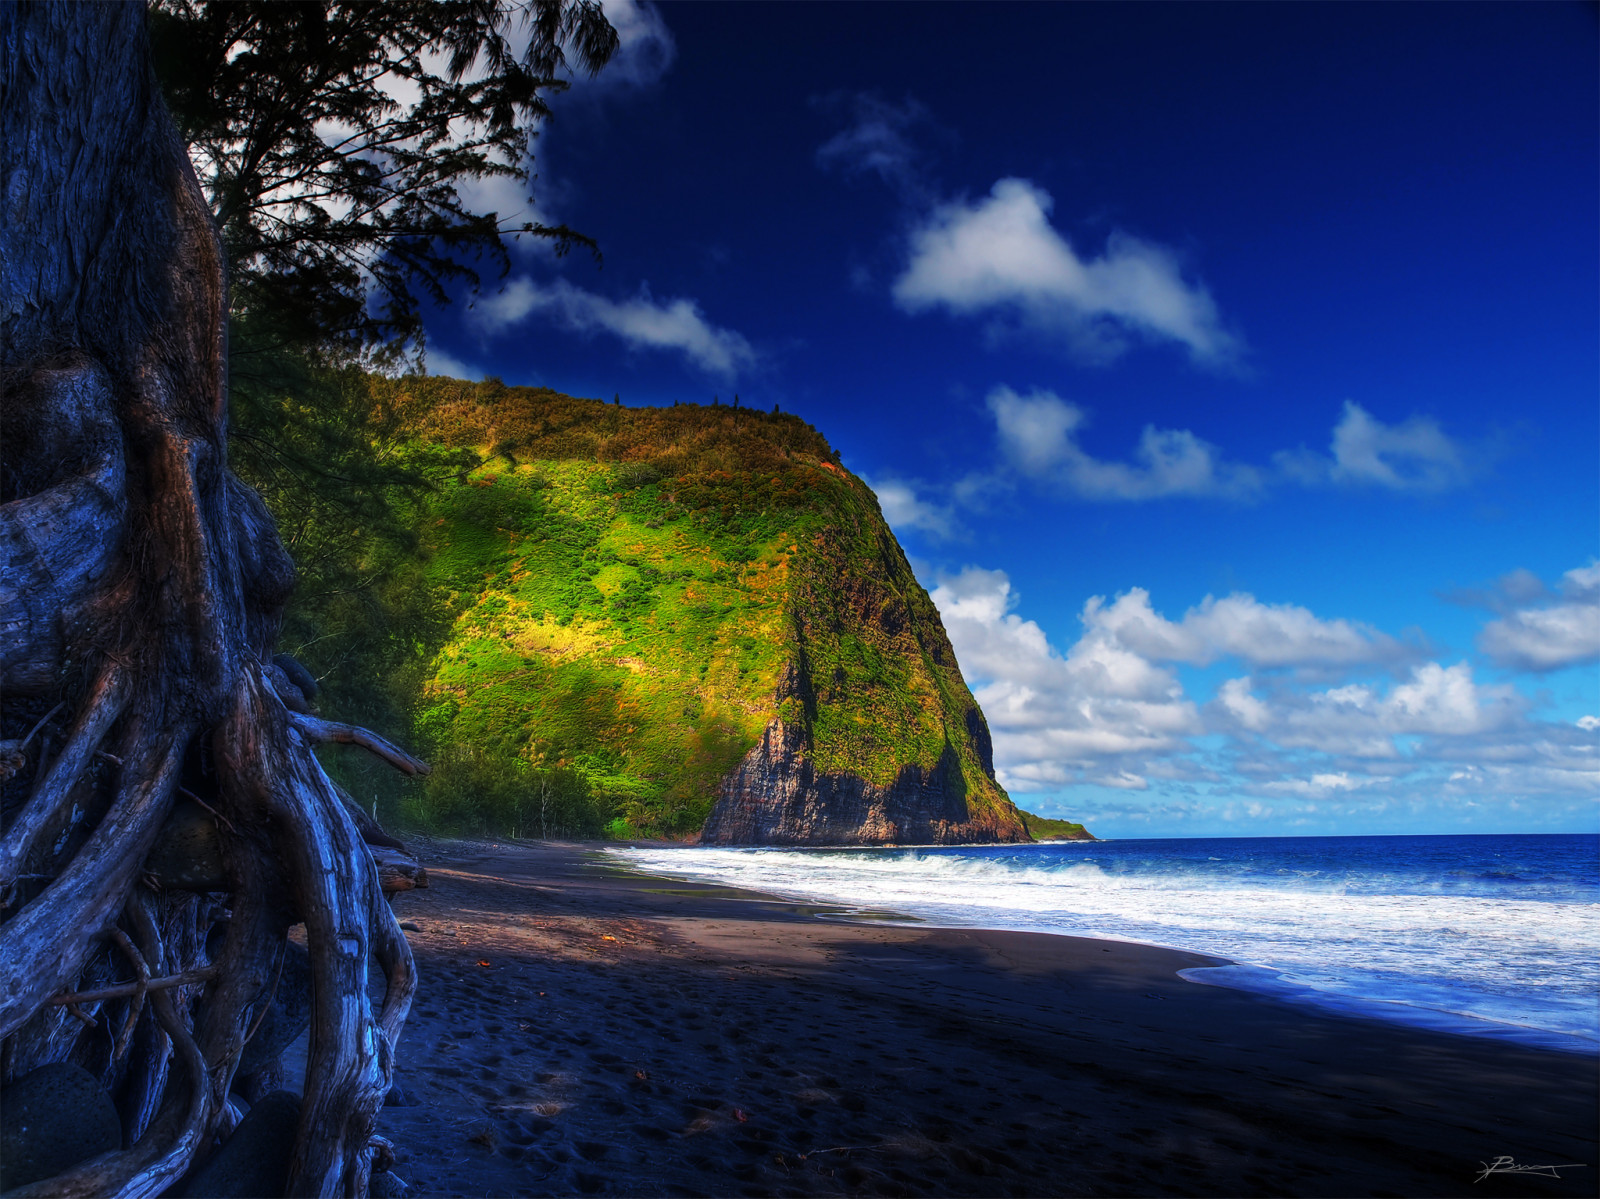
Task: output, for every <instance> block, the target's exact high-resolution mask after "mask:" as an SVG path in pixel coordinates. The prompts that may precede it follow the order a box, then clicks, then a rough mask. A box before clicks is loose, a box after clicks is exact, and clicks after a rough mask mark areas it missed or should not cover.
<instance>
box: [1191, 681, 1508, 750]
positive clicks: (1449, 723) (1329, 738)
mask: <svg viewBox="0 0 1600 1199" xmlns="http://www.w3.org/2000/svg"><path fill="white" fill-rule="evenodd" d="M1212 713H1213V715H1214V716H1215V717H1216V718H1217V726H1218V727H1219V728H1220V729H1228V728H1230V727H1232V728H1234V729H1236V730H1237V731H1241V732H1248V733H1251V734H1254V735H1256V736H1260V737H1263V738H1266V739H1267V740H1268V741H1270V742H1271V743H1272V744H1273V745H1274V746H1276V747H1279V748H1288V749H1309V750H1315V751H1318V752H1321V753H1327V754H1340V755H1347V756H1350V757H1355V758H1398V757H1401V756H1402V745H1401V743H1400V742H1398V741H1397V738H1410V737H1419V736H1436V737H1468V736H1472V735H1475V734H1484V733H1492V732H1496V731H1500V730H1504V729H1507V728H1510V727H1512V726H1514V725H1517V724H1519V723H1521V721H1522V716H1523V703H1522V701H1521V700H1520V699H1519V698H1518V697H1517V695H1516V693H1515V692H1514V691H1513V690H1512V689H1511V688H1510V687H1505V686H1484V685H1482V684H1479V683H1477V682H1476V681H1475V680H1474V679H1473V677H1472V667H1471V666H1470V665H1468V664H1467V663H1465V662H1458V663H1456V664H1455V665H1454V666H1449V667H1445V666H1441V665H1440V664H1439V663H1437V662H1424V663H1422V664H1420V665H1418V666H1416V667H1414V668H1413V669H1412V671H1411V674H1410V677H1409V678H1408V679H1407V681H1405V682H1404V683H1399V684H1396V685H1395V686H1394V687H1392V688H1390V689H1389V691H1388V692H1387V693H1385V692H1383V691H1382V690H1380V689H1378V688H1376V687H1372V686H1369V685H1367V684H1364V683H1351V684H1349V685H1346V686H1343V687H1332V688H1328V689H1326V690H1320V691H1310V692H1306V691H1298V690H1291V689H1290V688H1287V687H1284V686H1281V685H1275V686H1271V687H1269V688H1267V698H1266V699H1265V700H1262V699H1259V698H1258V697H1257V696H1256V695H1255V694H1254V689H1253V687H1252V680H1250V679H1230V680H1228V681H1227V682H1226V683H1224V684H1223V685H1222V686H1221V687H1219V688H1218V690H1217V699H1216V702H1215V703H1214V704H1213V705H1212Z"/></svg>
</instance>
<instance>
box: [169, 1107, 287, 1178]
mask: <svg viewBox="0 0 1600 1199" xmlns="http://www.w3.org/2000/svg"><path fill="white" fill-rule="evenodd" d="M299 1125H300V1096H298V1095H296V1094H295V1093H294V1092H293V1091H274V1092H272V1094H270V1095H263V1096H262V1097H261V1102H260V1103H258V1104H256V1105H255V1106H254V1107H252V1108H251V1109H250V1110H249V1111H247V1112H246V1113H245V1114H244V1119H243V1120H240V1121H239V1127H238V1128H236V1129H234V1130H233V1135H232V1136H231V1137H229V1138H228V1139H227V1140H226V1141H224V1142H223V1143H222V1148H221V1149H218V1150H217V1152H216V1155H215V1156H214V1157H212V1159H211V1160H210V1161H208V1162H207V1163H206V1164H205V1165H203V1166H201V1167H200V1169H198V1170H197V1171H195V1172H194V1173H193V1174H191V1175H190V1176H189V1177H188V1178H187V1179H186V1180H185V1181H184V1184H183V1187H182V1189H181V1190H179V1191H178V1192H177V1193H178V1194H179V1195H182V1196H188V1197H189V1199H258V1197H259V1196H262V1195H281V1194H283V1192H284V1188H285V1187H286V1186H288V1184H289V1157H290V1155H291V1154H292V1153H293V1152H294V1137H295V1132H296V1130H297V1129H298V1128H299Z"/></svg>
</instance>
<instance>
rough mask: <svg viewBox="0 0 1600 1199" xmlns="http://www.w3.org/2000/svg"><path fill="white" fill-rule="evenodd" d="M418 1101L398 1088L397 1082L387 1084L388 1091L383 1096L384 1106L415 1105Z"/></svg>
mask: <svg viewBox="0 0 1600 1199" xmlns="http://www.w3.org/2000/svg"><path fill="white" fill-rule="evenodd" d="M418 1105H419V1101H418V1100H416V1099H413V1098H412V1097H411V1096H410V1095H407V1094H406V1093H405V1092H404V1091H402V1090H401V1089H400V1084H399V1083H397V1082H396V1083H391V1084H389V1093H388V1094H387V1095H385V1096H384V1097H383V1106H384V1107H417V1106H418Z"/></svg>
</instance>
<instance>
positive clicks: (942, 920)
mask: <svg viewBox="0 0 1600 1199" xmlns="http://www.w3.org/2000/svg"><path fill="white" fill-rule="evenodd" d="M1470 836H1477V834H1470ZM1554 836H1565V834H1554ZM1179 840H1195V839H1179ZM1198 840H1203V839H1198ZM1230 840H1238V839H1230ZM1050 844H1054V842H1035V844H1034V847H1035V848H1038V847H1045V845H1050ZM1080 844H1083V842H1080ZM1101 844H1107V842H1101ZM595 848H597V853H616V852H626V850H635V848H637V850H643V852H654V850H677V848H699V850H704V848H707V847H702V845H691V847H683V845H680V844H678V842H659V840H630V842H597V845H595ZM709 848H712V850H766V852H778V853H808V852H816V853H829V852H843V850H878V848H883V850H923V848H934V850H938V848H944V850H955V852H960V850H968V848H973V847H970V845H928V847H923V845H861V847H838V845H714V847H709ZM997 848H1005V850H1006V852H1013V850H1019V848H1029V847H1027V845H1005V847H997ZM619 864H621V863H619ZM627 868H629V869H637V871H642V872H646V874H648V872H651V871H664V872H667V874H669V876H670V877H683V876H678V874H675V872H672V869H670V868H669V866H666V864H664V863H662V861H661V860H654V861H643V863H632V861H629V863H627ZM702 874H704V880H706V882H715V876H717V871H704V872H702ZM722 885H733V884H726V882H725V884H722ZM750 885H754V887H760V885H762V884H760V882H752V884H750ZM821 890H822V892H824V893H813V895H806V893H805V887H803V885H795V887H794V888H790V890H787V892H786V890H782V887H781V885H779V890H778V892H774V893H779V895H784V893H787V895H789V896H792V898H798V900H803V901H808V903H824V904H827V903H830V904H838V906H840V908H843V909H853V908H854V901H853V900H850V898H838V896H829V895H826V888H821ZM885 903H894V900H893V898H891V900H886V901H885ZM901 903H904V904H906V906H904V909H902V911H899V914H898V917H896V919H912V920H918V922H922V924H925V925H926V927H930V928H979V930H982V928H990V930H997V932H1003V930H1010V932H1032V933H1040V935H1050V936H1082V938H1088V940H1107V941H1120V943H1128V944H1142V946H1149V948H1152V949H1174V951H1181V952H1198V954H1206V956H1211V957H1216V959H1218V962H1214V964H1213V965H1210V967H1197V970H1200V972H1208V970H1214V972H1216V973H1214V975H1211V976H1194V978H1189V973H1187V972H1184V978H1186V981H1192V983H1197V984H1203V986H1226V988H1232V989H1238V991H1248V992H1253V994H1266V996H1272V997H1275V999H1280V1001H1283V1002H1290V1004H1296V1005H1302V1007H1310V1009H1315V1010H1322V1012H1333V1013H1342V1015H1354V1017H1357V1018H1365V1020H1376V1021H1379V1023H1389V1025H1400V1026H1406V1028H1426V1029H1432V1031H1440V1033H1453V1034H1459V1036H1470V1037H1486V1039H1491V1041H1506V1042H1512V1044H1520V1045H1530V1047H1534V1049H1547V1050H1554V1052H1562V1053H1578V1055H1589V1057H1594V1055H1600V1028H1571V1026H1562V1025H1558V1023H1557V1025H1552V1023H1539V1018H1538V1013H1525V1015H1526V1017H1528V1018H1517V1015H1515V1013H1506V1015H1483V1013H1478V1012H1474V1010H1458V1009H1454V1007H1448V1005H1446V1007H1442V1005H1435V1004H1430V1002H1427V999H1422V1001H1416V999H1408V997H1395V996H1390V994H1384V992H1382V991H1381V989H1379V991H1376V992H1373V991H1370V989H1362V984H1360V981H1357V989H1347V986H1346V984H1344V983H1346V981H1347V980H1339V981H1333V983H1331V984H1330V980H1328V978H1323V980H1322V981H1307V980H1306V978H1302V976H1299V975H1298V973H1296V967H1294V965H1283V964H1275V965H1270V964H1262V962H1259V960H1248V946H1240V948H1238V949H1243V954H1242V956H1232V954H1235V952H1238V949H1230V948H1229V946H1216V944H1211V946H1206V944H1186V943H1184V941H1182V938H1173V940H1155V938H1141V936H1138V933H1134V935H1128V933H1126V932H1118V930H1112V932H1083V930H1075V928H1059V927H1051V922H1050V920H1027V919H1014V920H1013V922H1011V924H997V922H992V920H990V919H989V917H990V916H992V912H989V911H984V909H976V908H963V906H962V904H960V903H958V901H955V900H944V898H941V896H938V895H934V893H931V892H930V893H926V895H918V896H917V898H910V896H901ZM918 903H920V904H922V906H918ZM952 904H954V906H952ZM874 908H875V906H874V904H869V906H867V908H862V911H870V909H874ZM1006 914H1010V916H1013V917H1027V914H1029V912H1027V911H1026V909H1006ZM986 920H987V922H986ZM1358 978H1360V975H1358V973H1355V975H1350V980H1358ZM1368 981H1370V980H1368ZM1443 999H1446V1001H1448V996H1445V997H1443Z"/></svg>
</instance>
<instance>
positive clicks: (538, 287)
mask: <svg viewBox="0 0 1600 1199" xmlns="http://www.w3.org/2000/svg"><path fill="white" fill-rule="evenodd" d="M533 313H540V314H542V315H546V316H549V317H551V318H553V319H555V320H557V321H559V322H560V323H561V324H563V325H565V326H566V327H567V328H569V329H571V330H573V331H574V332H578V333H590V334H592V333H608V334H610V335H612V336H613V337H617V338H619V339H620V340H622V341H623V342H625V343H626V344H627V345H628V346H629V347H630V348H633V349H653V350H675V351H677V352H678V353H681V354H682V355H683V356H684V357H685V358H687V359H688V360H689V361H690V362H692V363H694V364H695V365H696V366H698V367H699V368H700V369H701V370H704V371H706V372H707V373H708V374H712V375H718V376H721V377H723V378H732V377H733V376H735V375H737V374H739V373H740V372H741V371H747V370H750V369H752V368H753V367H755V366H756V365H757V362H758V355H757V354H756V351H755V349H754V348H753V347H752V346H751V345H750V343H749V342H748V341H746V340H745V338H744V337H743V336H742V335H741V334H739V333H736V332H734V331H733V330H731V329H723V328H719V327H718V326H716V325H713V324H711V323H710V322H708V321H707V320H706V318H705V316H704V315H703V314H702V313H701V311H700V306H699V305H698V304H696V303H695V302H694V301H693V300H690V299H682V298H680V299H674V300H656V299H655V298H654V297H652V296H651V295H650V293H649V291H648V290H645V289H643V288H641V289H640V292H639V294H638V295H636V296H634V297H633V298H631V299H627V300H620V301H619V300H612V299H608V298H607V297H605V296H600V295H596V294H595V293H593V292H590V291H585V290H583V289H582V288H580V287H574V286H573V285H572V284H570V283H568V282H567V281H566V280H565V279H557V280H556V281H555V282H554V283H550V284H537V283H534V282H533V281H532V280H531V279H528V278H526V277H519V278H516V279H513V280H512V281H511V282H510V283H508V284H507V285H506V287H505V290H504V291H502V292H501V293H500V294H499V295H497V296H494V297H491V298H490V299H488V300H484V301H480V302H479V303H478V306H477V308H476V309H474V311H473V322H474V323H475V324H476V325H477V327H478V328H479V329H481V330H482V331H483V332H485V333H490V334H494V333H501V332H504V331H505V330H506V329H508V328H509V327H511V326H512V325H514V324H516V323H517V322H518V321H521V320H523V319H525V318H526V317H528V316H529V315H531V314H533Z"/></svg>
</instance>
